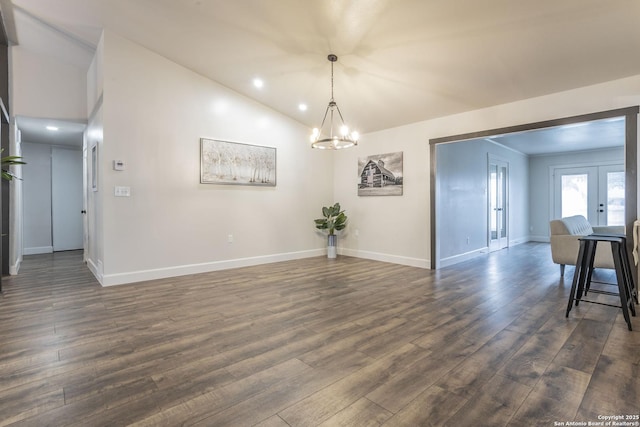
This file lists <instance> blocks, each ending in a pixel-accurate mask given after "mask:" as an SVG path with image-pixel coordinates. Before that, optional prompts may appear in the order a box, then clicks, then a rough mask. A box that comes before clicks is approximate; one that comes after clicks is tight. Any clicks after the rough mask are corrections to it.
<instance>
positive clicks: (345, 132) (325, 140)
mask: <svg viewBox="0 0 640 427" xmlns="http://www.w3.org/2000/svg"><path fill="white" fill-rule="evenodd" d="M327 59H328V60H329V61H330V62H331V99H330V100H329V105H327V109H326V110H325V112H324V118H323V119H322V124H321V125H320V128H314V129H313V131H312V132H311V138H310V139H311V148H320V149H322V150H340V149H341V148H349V147H353V146H354V145H358V138H359V135H358V132H355V131H353V132H352V131H349V127H348V126H347V125H346V124H345V123H344V118H343V117H342V113H341V112H340V108H339V107H338V104H336V101H335V100H334V99H333V63H334V62H336V61H337V60H338V57H337V56H336V55H334V54H330V55H329V56H328V57H327ZM336 112H337V113H338V116H339V117H340V123H338V125H339V126H340V127H339V128H334V124H333V116H334V113H336ZM327 115H328V116H329V129H328V130H327V132H323V129H324V124H325V122H326V121H327ZM336 121H337V119H336Z"/></svg>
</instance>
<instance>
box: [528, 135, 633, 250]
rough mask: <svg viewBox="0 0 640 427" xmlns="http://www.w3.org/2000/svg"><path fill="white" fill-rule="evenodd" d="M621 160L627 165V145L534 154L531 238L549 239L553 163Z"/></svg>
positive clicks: (546, 240)
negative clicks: (581, 150) (550, 153)
mask: <svg viewBox="0 0 640 427" xmlns="http://www.w3.org/2000/svg"><path fill="white" fill-rule="evenodd" d="M611 162H619V163H620V164H624V147H620V148H614V149H607V150H594V151H584V152H577V153H568V154H558V155H546V156H532V157H530V158H529V166H530V170H531V182H530V187H529V191H530V195H531V204H530V206H531V211H530V216H531V238H532V240H534V241H538V242H548V241H549V234H550V233H549V221H550V220H551V217H550V213H551V208H552V205H551V194H552V192H551V185H552V182H550V175H549V168H550V167H552V166H563V165H566V166H571V165H575V166H583V165H599V164H611Z"/></svg>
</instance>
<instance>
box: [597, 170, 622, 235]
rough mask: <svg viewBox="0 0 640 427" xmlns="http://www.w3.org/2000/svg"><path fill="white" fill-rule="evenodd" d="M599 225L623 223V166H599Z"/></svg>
mask: <svg viewBox="0 0 640 427" xmlns="http://www.w3.org/2000/svg"><path fill="white" fill-rule="evenodd" d="M599 190H600V192H599V195H598V196H599V203H598V215H599V218H598V223H599V225H624V168H623V167H622V165H615V166H601V167H600V168H599Z"/></svg>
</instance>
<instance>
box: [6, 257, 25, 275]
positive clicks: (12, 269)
mask: <svg viewBox="0 0 640 427" xmlns="http://www.w3.org/2000/svg"><path fill="white" fill-rule="evenodd" d="M21 263H22V257H21V258H20V259H18V260H16V262H15V264H13V265H10V266H9V274H10V275H11V276H15V275H16V274H18V272H19V271H20V265H21Z"/></svg>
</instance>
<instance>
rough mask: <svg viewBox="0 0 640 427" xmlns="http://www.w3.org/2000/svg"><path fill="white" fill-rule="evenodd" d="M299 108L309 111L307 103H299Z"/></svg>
mask: <svg viewBox="0 0 640 427" xmlns="http://www.w3.org/2000/svg"><path fill="white" fill-rule="evenodd" d="M298 110H300V111H307V104H298Z"/></svg>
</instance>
